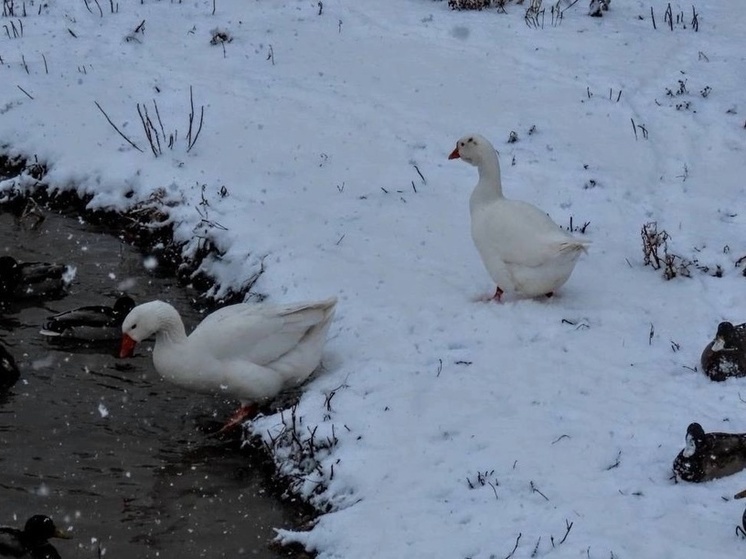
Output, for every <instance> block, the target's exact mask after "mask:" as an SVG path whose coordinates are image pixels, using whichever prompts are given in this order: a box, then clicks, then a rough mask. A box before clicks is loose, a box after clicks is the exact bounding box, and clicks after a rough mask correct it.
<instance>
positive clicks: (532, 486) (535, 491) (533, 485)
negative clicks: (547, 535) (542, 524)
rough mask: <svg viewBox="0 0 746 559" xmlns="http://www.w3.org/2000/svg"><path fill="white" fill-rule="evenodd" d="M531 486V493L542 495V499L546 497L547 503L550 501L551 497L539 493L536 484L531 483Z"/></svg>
mask: <svg viewBox="0 0 746 559" xmlns="http://www.w3.org/2000/svg"><path fill="white" fill-rule="evenodd" d="M529 486H530V487H531V491H533V492H534V493H538V494H539V495H541V496H542V497H544V498H545V499H546V500H547V501H548V500H549V497H547V496H546V495H544V493H542V492H541V491H539V488H538V487H536V484H534V482H533V481H531V482H529ZM540 539H541V538H540Z"/></svg>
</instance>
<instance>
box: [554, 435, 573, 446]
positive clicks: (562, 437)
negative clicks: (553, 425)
mask: <svg viewBox="0 0 746 559" xmlns="http://www.w3.org/2000/svg"><path fill="white" fill-rule="evenodd" d="M569 438H571V437H570V435H560V436H559V437H557V438H556V439H554V440H553V441H552V444H556V443H558V442H560V441H561V440H562V439H569Z"/></svg>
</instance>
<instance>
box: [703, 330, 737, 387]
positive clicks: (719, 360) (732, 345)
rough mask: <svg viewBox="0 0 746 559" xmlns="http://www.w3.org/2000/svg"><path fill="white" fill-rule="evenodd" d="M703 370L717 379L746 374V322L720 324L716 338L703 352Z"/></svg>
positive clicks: (713, 378)
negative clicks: (735, 324) (736, 324)
mask: <svg viewBox="0 0 746 559" xmlns="http://www.w3.org/2000/svg"><path fill="white" fill-rule="evenodd" d="M700 362H701V363H702V370H703V371H704V373H705V374H706V375H707V376H708V377H710V378H711V379H712V380H715V381H722V380H725V379H727V378H730V377H743V376H746V324H739V325H738V326H734V325H733V324H731V323H730V322H721V323H720V324H718V330H717V333H716V334H715V339H714V340H712V341H711V342H710V343H709V344H707V347H705V349H704V351H703V352H702V357H701V358H700Z"/></svg>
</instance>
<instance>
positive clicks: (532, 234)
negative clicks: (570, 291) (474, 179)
mask: <svg viewBox="0 0 746 559" xmlns="http://www.w3.org/2000/svg"><path fill="white" fill-rule="evenodd" d="M457 158H461V159H463V160H464V161H466V162H467V163H469V164H471V165H475V166H476V167H477V169H478V171H479V182H478V183H477V186H476V187H475V188H474V192H472V194H471V198H470V199H469V209H470V211H471V236H472V238H473V239H474V244H475V245H476V247H477V250H478V251H479V255H480V256H481V257H482V261H483V262H484V266H485V267H486V268H487V271H488V272H489V274H490V276H492V279H493V280H494V281H495V283H496V284H497V289H496V290H495V295H494V296H493V298H494V299H497V300H498V301H500V300H501V298H502V295H503V293H505V292H508V293H514V294H516V295H519V296H522V297H538V296H540V295H546V296H551V295H552V294H553V293H554V292H555V291H556V290H557V289H558V288H559V287H560V286H562V284H564V283H565V282H566V281H567V279H568V278H569V277H570V274H571V273H572V271H573V268H574V267H575V263H576V262H577V260H578V257H579V256H580V253H582V252H585V251H586V246H587V245H589V244H590V241H585V240H581V239H577V238H575V237H573V236H572V235H570V234H569V233H567V232H566V231H564V230H563V229H561V228H560V227H559V226H558V225H557V224H556V223H554V221H552V219H551V218H550V217H549V216H548V215H547V214H546V213H545V212H543V211H542V210H540V209H539V208H537V207H536V206H532V205H531V204H529V203H527V202H522V201H520V200H508V199H506V198H505V197H504V196H503V192H502V184H501V182H500V163H499V161H498V158H497V152H495V148H494V147H492V144H491V143H490V142H489V141H488V140H487V139H486V138H484V137H483V136H480V135H478V134H470V135H468V136H464V137H463V138H461V139H460V140H459V141H458V142H457V143H456V149H454V150H453V151H452V152H451V155H449V156H448V159H457Z"/></svg>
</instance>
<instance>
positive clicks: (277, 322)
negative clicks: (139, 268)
mask: <svg viewBox="0 0 746 559" xmlns="http://www.w3.org/2000/svg"><path fill="white" fill-rule="evenodd" d="M336 303H337V299H336V298H330V299H326V300H322V301H312V302H304V303H296V304H290V305H270V304H267V303H259V304H246V303H242V304H237V305H229V306H227V307H223V308H221V309H218V310H217V311H215V312H213V313H212V314H210V315H208V316H207V317H206V318H205V319H204V320H203V321H202V322H201V323H200V324H199V325H198V326H197V327H196V328H195V329H194V331H193V332H192V333H191V334H190V335H189V336H187V335H186V331H185V329H184V323H183V322H182V320H181V316H180V315H179V313H178V311H177V310H176V309H175V308H174V307H173V306H171V305H169V304H168V303H165V302H163V301H150V302H148V303H144V304H142V305H138V306H137V307H135V308H134V309H132V311H130V313H129V314H128V315H127V316H126V317H125V319H124V322H123V324H122V345H121V349H120V357H128V356H130V355H132V353H133V351H134V347H135V344H137V343H138V342H141V341H143V340H145V339H146V338H148V337H150V336H152V335H153V334H155V337H156V338H155V347H154V348H153V364H154V366H155V369H156V371H158V373H159V374H160V375H161V376H162V377H163V378H165V379H166V380H169V381H171V382H173V383H175V384H178V385H179V386H182V387H184V388H187V389H189V390H193V391H196V392H203V393H209V394H226V395H230V396H232V397H235V398H238V399H240V400H241V402H242V404H243V407H242V408H241V410H239V412H237V415H236V416H234V418H233V419H232V420H231V422H230V423H231V424H234V423H237V422H238V421H239V420H240V419H243V418H244V417H245V416H247V415H248V414H249V412H250V409H251V408H252V407H253V406H251V405H250V404H256V403H259V402H263V401H267V400H269V399H271V398H274V397H275V396H276V395H277V394H279V393H280V392H281V391H282V390H283V389H285V388H288V387H291V386H295V385H298V384H300V383H302V382H303V381H304V380H306V379H307V378H308V377H309V376H310V375H311V373H312V372H313V371H314V370H315V369H316V368H317V367H318V366H319V363H320V362H321V354H322V351H323V348H324V344H325V342H326V336H327V333H328V332H329V327H330V325H331V322H332V319H333V317H334V309H335V305H336ZM242 410H243V411H242Z"/></svg>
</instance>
